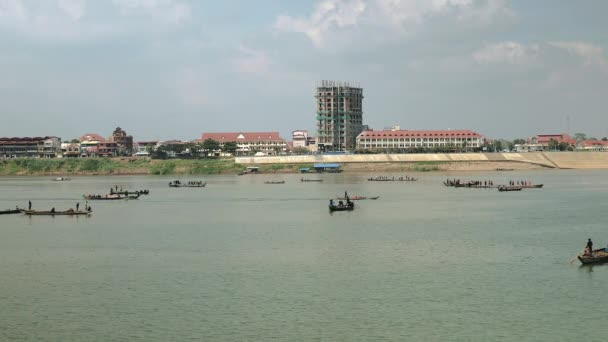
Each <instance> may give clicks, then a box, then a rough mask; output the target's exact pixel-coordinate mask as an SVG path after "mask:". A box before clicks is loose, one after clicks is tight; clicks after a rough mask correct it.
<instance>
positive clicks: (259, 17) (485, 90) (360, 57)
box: [0, 0, 608, 141]
mask: <svg viewBox="0 0 608 342" xmlns="http://www.w3.org/2000/svg"><path fill="white" fill-rule="evenodd" d="M606 13H608V1H605V0H584V1H569V0H534V1H530V0H518V1H516V0H513V1H509V0H313V1H306V0H298V1H280V0H257V1H249V0H242V1H236V0H224V1H210V0H209V1H206V0H198V1H194V0H192V1H187V0H39V1H36V0H0V136H9V137H13V136H46V135H54V136H59V137H61V138H62V139H64V140H69V139H73V138H77V137H79V136H81V135H83V134H85V133H98V134H100V135H102V136H109V135H110V134H111V133H112V131H113V130H114V128H116V127H117V126H120V127H122V128H123V129H124V130H126V131H127V132H128V133H129V134H132V135H133V136H134V138H135V140H136V141H141V140H151V139H163V140H166V139H183V140H192V139H196V138H199V137H200V135H201V134H202V133H203V132H221V131H279V132H280V133H281V135H282V136H283V137H284V138H286V139H288V140H289V138H290V135H291V131H293V130H297V129H307V130H309V131H311V132H314V130H315V116H316V112H315V99H314V97H313V95H314V90H315V87H316V85H317V84H319V83H320V81H321V80H336V81H350V82H352V83H355V84H358V85H360V86H361V87H362V88H363V94H364V100H363V112H364V114H363V118H364V123H365V124H368V125H369V126H370V127H371V128H373V129H383V128H387V127H391V126H394V125H399V126H401V128H402V129H471V130H474V131H477V132H479V133H481V134H484V135H485V136H487V137H490V138H506V139H514V138H522V137H529V136H532V135H535V134H542V133H544V134H548V133H562V132H570V133H571V134H573V133H575V132H584V133H587V135H588V136H594V137H597V138H600V137H604V136H608V34H606V33H607V32H608V21H607V20H606V18H605V14H606Z"/></svg>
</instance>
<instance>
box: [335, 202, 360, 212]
mask: <svg viewBox="0 0 608 342" xmlns="http://www.w3.org/2000/svg"><path fill="white" fill-rule="evenodd" d="M352 210H355V203H353V202H350V203H346V204H343V205H339V204H334V205H331V204H330V205H329V211H330V212H334V211H352Z"/></svg>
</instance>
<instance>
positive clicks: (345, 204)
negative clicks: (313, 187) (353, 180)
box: [329, 191, 355, 209]
mask: <svg viewBox="0 0 608 342" xmlns="http://www.w3.org/2000/svg"><path fill="white" fill-rule="evenodd" d="M344 198H345V201H342V200H339V201H338V203H337V204H336V203H335V202H334V200H333V199H330V200H329V207H330V208H337V209H345V208H352V207H354V206H355V202H353V201H351V200H350V197H348V192H347V191H344Z"/></svg>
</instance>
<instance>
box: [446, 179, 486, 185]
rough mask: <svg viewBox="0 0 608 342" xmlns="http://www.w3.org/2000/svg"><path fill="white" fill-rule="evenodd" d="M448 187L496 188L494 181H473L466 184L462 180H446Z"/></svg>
mask: <svg viewBox="0 0 608 342" xmlns="http://www.w3.org/2000/svg"><path fill="white" fill-rule="evenodd" d="M444 184H445V185H446V186H494V181H492V180H484V181H480V180H472V181H468V182H464V181H462V180H460V179H446V181H445V182H444Z"/></svg>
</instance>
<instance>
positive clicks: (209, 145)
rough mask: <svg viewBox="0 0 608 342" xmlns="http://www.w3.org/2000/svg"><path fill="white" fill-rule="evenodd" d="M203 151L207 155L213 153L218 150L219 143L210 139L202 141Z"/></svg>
mask: <svg viewBox="0 0 608 342" xmlns="http://www.w3.org/2000/svg"><path fill="white" fill-rule="evenodd" d="M202 147H203V151H205V152H206V154H207V155H208V154H209V153H213V152H215V151H217V150H219V149H220V143H219V142H217V141H216V140H213V139H211V138H209V139H207V140H205V141H203V145H202Z"/></svg>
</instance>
